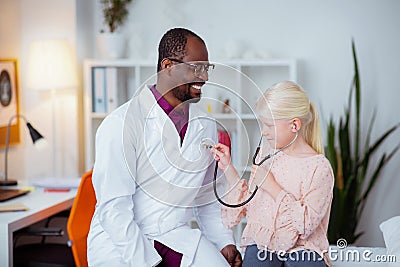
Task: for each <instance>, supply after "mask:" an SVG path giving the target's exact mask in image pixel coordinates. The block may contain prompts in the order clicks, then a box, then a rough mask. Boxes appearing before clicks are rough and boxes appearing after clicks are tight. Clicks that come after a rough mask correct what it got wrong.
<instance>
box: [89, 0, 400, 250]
mask: <svg viewBox="0 0 400 267" xmlns="http://www.w3.org/2000/svg"><path fill="white" fill-rule="evenodd" d="M399 10H400V1H397V0H385V1H378V0H351V1H343V0H342V1H333V0H329V1H319V0H303V1H296V0H283V1H272V0H265V1H245V2H243V1H230V0H219V1H213V0H204V1H195V0H186V1H179V0H169V1H164V0H146V1H133V3H132V4H131V9H130V15H129V21H128V23H126V25H125V26H124V27H123V29H122V32H124V33H125V35H126V36H129V37H130V38H131V42H130V51H129V54H130V55H131V56H132V57H135V58H137V57H141V58H153V59H154V60H156V59H155V58H156V54H157V53H156V49H157V44H158V42H159V39H160V38H161V36H162V34H163V33H164V32H165V31H166V30H167V29H169V28H171V27H175V26H184V27H187V28H190V29H192V30H193V31H195V32H197V33H198V34H199V35H200V36H202V37H203V38H204V39H205V41H206V43H207V44H208V48H209V51H210V58H211V60H221V59H222V58H223V57H224V53H225V51H224V50H225V49H226V47H229V46H230V43H231V42H232V41H233V42H237V43H238V44H240V46H242V47H243V48H244V50H245V51H249V50H252V51H258V52H262V53H263V54H270V55H271V56H273V57H294V58H297V59H298V60H299V76H298V77H299V83H300V84H301V85H302V86H303V87H304V88H305V89H306V90H307V92H308V94H309V96H310V98H311V100H312V101H314V102H316V103H317V104H318V105H319V107H320V110H321V113H322V114H321V115H322V117H323V121H322V122H323V125H324V126H323V127H324V128H325V127H326V126H325V125H326V122H327V120H328V119H329V116H330V115H331V114H333V115H334V116H335V118H338V116H339V115H340V114H342V112H343V107H344V106H345V105H346V103H347V96H348V90H349V86H350V82H351V79H352V75H353V63H352V54H351V38H352V37H353V38H354V40H355V43H356V48H357V52H358V57H359V65H360V72H361V82H362V84H361V85H362V97H363V99H362V101H363V107H362V117H363V120H364V121H365V122H367V121H368V120H369V117H370V115H371V112H372V110H373V109H374V108H376V109H377V111H378V114H377V119H376V124H375V130H374V132H373V137H375V138H376V137H377V136H379V135H380V134H381V133H383V131H384V130H385V129H387V128H389V127H390V126H392V125H394V124H396V123H398V122H399V118H398V116H397V114H399V113H400V105H398V103H397V102H398V99H400V88H399V87H400V86H399V85H398V84H399V83H398V82H397V78H398V76H399V75H400V49H399V47H400V34H399V29H400V18H399V16H398V11H399ZM99 12H100V11H99ZM95 28H96V29H97V30H99V29H100V28H102V25H101V17H100V15H98V16H97V22H96V26H95ZM137 51H140V53H137ZM260 86H262V87H263V88H267V87H268V86H269V85H267V84H266V85H260ZM363 126H364V127H365V126H366V123H364V124H363ZM365 131H366V130H365V128H364V131H363V132H364V133H365ZM399 137H400V133H399V132H397V133H396V135H395V136H393V137H392V138H391V139H390V142H388V145H387V146H386V147H385V150H386V151H387V150H389V149H390V148H391V147H392V146H395V145H396V144H397V142H398V140H399ZM399 164H400V153H398V154H397V155H396V156H395V157H394V158H393V160H392V162H391V165H390V166H388V168H387V169H386V170H385V172H384V173H383V175H382V180H381V181H379V183H378V185H377V187H376V188H375V189H374V190H373V192H372V195H371V196H370V199H369V201H368V203H367V206H366V212H365V213H364V216H363V218H362V222H361V229H360V230H363V231H365V234H364V235H363V236H362V237H361V238H360V239H359V241H358V242H357V243H358V244H360V245H374V246H375V245H381V246H383V238H382V235H381V233H380V230H379V229H378V225H379V223H380V222H381V221H383V220H385V219H387V218H389V217H391V216H393V215H399V214H400V206H399V205H398V204H397V203H399V202H400V195H399V194H398V190H399V188H400V179H399V178H400V177H399V175H398V172H397V169H398V167H397V166H398V165H399Z"/></svg>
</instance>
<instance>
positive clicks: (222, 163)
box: [211, 144, 241, 185]
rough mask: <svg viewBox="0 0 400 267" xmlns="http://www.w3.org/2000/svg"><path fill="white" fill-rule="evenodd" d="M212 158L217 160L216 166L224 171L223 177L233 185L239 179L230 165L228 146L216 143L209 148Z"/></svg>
mask: <svg viewBox="0 0 400 267" xmlns="http://www.w3.org/2000/svg"><path fill="white" fill-rule="evenodd" d="M211 152H212V153H214V158H215V160H216V161H218V167H219V168H220V169H221V170H222V171H223V172H224V174H225V177H226V179H227V181H228V183H229V184H230V185H235V184H237V183H238V181H239V180H240V179H241V178H240V176H239V174H238V172H237V171H236V169H235V167H233V165H232V161H231V154H230V153H229V147H227V146H226V145H223V144H216V145H215V146H214V147H213V148H211Z"/></svg>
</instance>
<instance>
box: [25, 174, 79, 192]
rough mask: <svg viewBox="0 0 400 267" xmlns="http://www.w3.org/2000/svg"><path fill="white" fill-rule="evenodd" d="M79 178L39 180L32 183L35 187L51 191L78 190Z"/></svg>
mask: <svg viewBox="0 0 400 267" xmlns="http://www.w3.org/2000/svg"><path fill="white" fill-rule="evenodd" d="M80 182H81V178H80V177H79V178H41V179H36V180H34V181H32V184H33V185H34V186H37V187H44V188H52V189H68V188H78V186H79V183H80Z"/></svg>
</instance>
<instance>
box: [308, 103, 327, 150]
mask: <svg viewBox="0 0 400 267" xmlns="http://www.w3.org/2000/svg"><path fill="white" fill-rule="evenodd" d="M309 116H310V117H309V122H308V123H307V124H306V125H305V126H304V128H303V137H304V140H305V141H306V142H307V143H308V144H309V145H310V146H311V147H312V148H313V149H314V150H315V151H317V152H318V153H319V154H323V153H324V148H323V146H322V134H321V127H320V124H319V116H318V112H317V110H316V108H315V106H314V104H313V103H311V102H310V114H309Z"/></svg>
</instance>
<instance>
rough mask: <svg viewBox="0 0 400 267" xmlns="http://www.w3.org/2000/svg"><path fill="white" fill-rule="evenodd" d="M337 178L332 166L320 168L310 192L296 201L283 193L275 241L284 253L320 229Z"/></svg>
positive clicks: (277, 215) (280, 200) (313, 178)
mask: <svg viewBox="0 0 400 267" xmlns="http://www.w3.org/2000/svg"><path fill="white" fill-rule="evenodd" d="M333 185H334V178H333V173H332V169H331V167H330V165H329V164H323V165H320V166H317V168H316V170H315V172H314V174H313V176H312V177H311V180H310V182H309V187H308V190H307V191H306V192H305V193H304V194H302V196H301V197H300V199H296V198H295V197H294V196H293V195H292V194H290V193H288V192H287V191H285V190H282V191H281V192H280V193H279V195H278V197H277V198H276V201H275V204H276V216H275V231H274V237H275V238H274V239H275V240H276V242H279V246H280V247H281V249H283V250H288V249H290V248H292V247H293V246H295V244H296V242H297V240H298V239H307V238H308V237H309V236H310V235H311V234H312V233H313V232H314V231H315V230H316V229H317V227H319V226H320V224H321V221H322V219H323V218H324V217H325V215H326V213H327V212H328V211H329V207H330V205H331V202H332V196H333Z"/></svg>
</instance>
